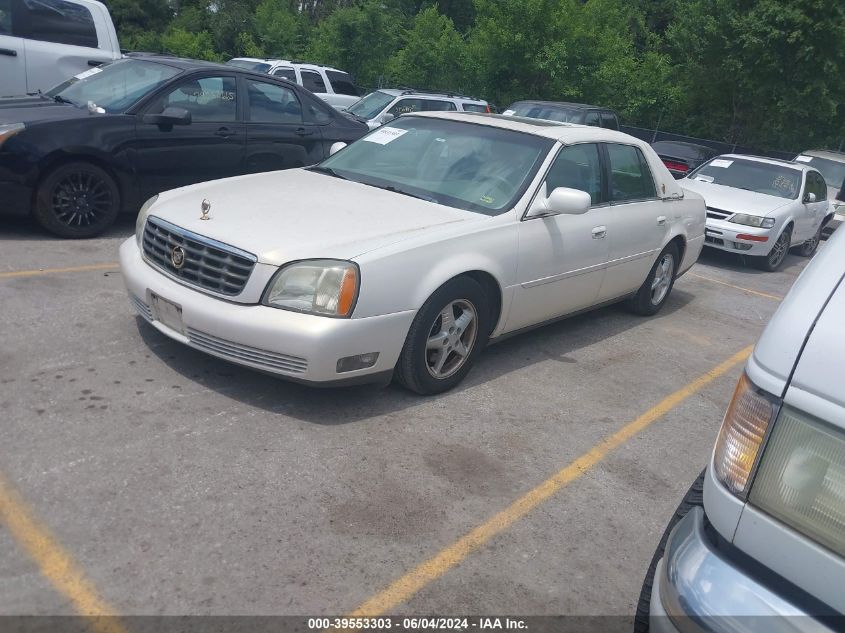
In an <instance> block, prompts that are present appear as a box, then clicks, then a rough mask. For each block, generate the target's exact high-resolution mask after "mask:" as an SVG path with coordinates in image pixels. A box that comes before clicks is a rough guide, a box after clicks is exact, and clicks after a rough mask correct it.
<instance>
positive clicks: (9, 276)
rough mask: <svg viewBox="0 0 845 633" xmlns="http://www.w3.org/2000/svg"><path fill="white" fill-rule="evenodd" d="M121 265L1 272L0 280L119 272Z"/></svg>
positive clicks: (92, 265)
mask: <svg viewBox="0 0 845 633" xmlns="http://www.w3.org/2000/svg"><path fill="white" fill-rule="evenodd" d="M119 267H120V264H118V263H117V262H111V263H108V264H90V265H88V266H73V267H71V268H39V269H38V270H11V271H9V272H0V279H14V278H15V277H38V276H40V275H57V274H59V273H85V272H89V271H92V270H109V269H112V270H117V269H118V268H119Z"/></svg>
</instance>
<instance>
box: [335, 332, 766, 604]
mask: <svg viewBox="0 0 845 633" xmlns="http://www.w3.org/2000/svg"><path fill="white" fill-rule="evenodd" d="M751 349H752V346H748V347H746V348H745V349H743V350H741V351H739V352H737V353H736V354H734V355H733V356H731V357H730V358H728V359H727V360H725V361H724V362H722V363H719V364H718V365H716V367H714V368H713V369H711V370H710V371H708V372H707V373H706V374H703V375H701V376H699V377H698V378H696V379H695V380H693V381H692V382H691V383H689V384H688V385H686V386H685V387H683V388H681V389H679V390H678V391H676V392H675V393H673V394H671V395H669V396H667V397H666V398H664V399H663V400H661V401H660V402H659V403H658V404H657V405H655V406H654V407H652V408H651V409H649V410H648V411H646V412H645V413H643V414H642V415H641V416H639V417H638V418H636V419H635V420H633V421H631V422H629V423H628V424H626V425H625V426H623V427H622V428H621V429H619V430H618V431H616V432H615V433H614V434H613V435H610V436H609V437H607V438H605V439H604V440H602V441H601V442H599V443H598V444H596V445H595V446H593V447H592V448H591V449H590V450H589V451H587V452H586V453H584V454H583V455H581V456H580V457H578V458H577V459H576V460H575V461H573V462H571V463H569V464H568V465H567V466H565V467H564V468H563V469H561V470H560V471H558V472H557V473H556V474H555V475H553V476H552V477H550V478H549V479H547V480H546V481H544V482H543V483H541V484H540V485H539V486H537V487H536V488H534V489H533V490H530V491H529V492H528V493H526V494H525V495H523V496H522V497H520V498H519V499H517V500H516V501H514V502H513V503H512V504H511V505H510V506H508V507H507V508H505V509H504V510H502V511H501V512H499V513H498V514H495V515H493V516H492V517H491V518H489V519H487V521H485V522H484V523H482V524H481V525H479V526H478V527H477V528H475V529H474V530H472V531H470V532H468V533H467V534H465V535H464V536H462V537H461V538H460V539H458V540H457V541H456V542H455V543H453V544H452V545H449V546H448V547H446V548H445V549H442V550H441V551H440V552H439V553H437V554H436V555H435V556H433V557H432V558H429V559H428V560H427V561H425V562H424V563H422V564H421V565H419V566H417V567H416V568H414V569H412V570H411V571H409V572H408V573H406V574H405V575H404V576H402V577H401V578H398V579H397V580H394V581H393V582H392V583H391V584H390V585H389V586H388V587H387V588H385V589H384V590H382V591H380V592H379V593H377V594H376V595H374V596H373V597H371V598H370V599H368V600H367V601H366V602H364V603H363V604H361V605H360V606H359V607H358V608H357V609H355V611H353V612H352V613H351V614H350V615H351V616H355V617H360V616H375V615H382V614H385V613H389V612H390V611H391V609H394V608H395V607H396V606H398V605H400V604H402V603H403V602H406V601H407V600H408V599H409V598H410V597H412V596H413V595H414V594H416V593H417V592H418V591H419V590H420V589H422V588H424V587H425V586H427V585H428V584H430V583H431V582H433V581H435V580H437V579H438V578H439V577H440V576H442V575H443V574H445V573H446V572H447V571H449V570H450V569H452V568H453V567H455V566H456V565H459V564H460V563H461V562H462V561H464V559H466V558H467V557H468V556H469V555H470V554H472V553H473V552H474V551H475V550H477V549H479V548H480V547H481V546H482V545H484V544H485V543H486V542H487V541H489V540H490V539H492V538H493V537H494V536H496V535H498V534H499V533H501V532H503V531H504V530H506V529H507V528H509V527H510V526H511V525H513V524H514V523H515V522H516V521H518V520H520V519H522V518H523V517H524V516H525V515H527V514H528V513H529V512H531V510H533V509H534V508H536V507H537V506H539V505H540V504H542V503H543V502H545V501H546V500H548V499H549V498H550V497H551V496H552V495H554V494H555V493H556V492H558V491H559V490H561V489H562V488H563V487H565V486H566V485H567V484H570V483H572V482H573V481H575V480H577V479H578V478H580V477H581V476H582V475H584V474H585V473H586V472H587V471H589V470H590V469H591V468H592V467H593V466H595V465H596V464H597V463H599V462H600V461H601V460H602V459H604V458H605V457H606V456H607V454H608V453H610V452H611V451H612V450H614V449H615V448H618V447H619V446H620V445H622V444H624V443H625V442H626V441H628V440H629V439H631V438H632V437H633V436H634V435H636V434H637V433H639V432H641V431H643V430H644V429H645V428H647V427H648V426H649V425H650V424H652V423H653V422H654V421H655V420H658V419H659V418H661V417H662V416H663V415H665V414H666V413H668V412H669V411H671V410H672V409H674V408H675V407H677V406H678V405H679V404H681V403H682V402H683V401H684V400H686V399H687V398H689V397H690V396H691V395H693V394H695V393H696V392H698V391H700V390H701V389H702V388H703V387H705V386H706V385H708V384H709V383H711V382H713V381H714V380H715V379H716V378H718V377H719V376H721V375H723V374H724V373H726V372H728V371H730V370H731V369H733V368H734V367H735V366H736V365H738V364H739V363H741V362H743V361H744V360H745V359H746V358H747V357H748V355H749V354H750V353H751Z"/></svg>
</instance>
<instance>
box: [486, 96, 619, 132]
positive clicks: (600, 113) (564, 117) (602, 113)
mask: <svg viewBox="0 0 845 633" xmlns="http://www.w3.org/2000/svg"><path fill="white" fill-rule="evenodd" d="M502 114H504V115H505V116H519V117H526V118H529V119H545V120H546V121H557V122H559V123H577V124H579V125H592V126H595V127H606V128H608V129H609V130H618V129H619V116H618V115H617V114H616V113H615V112H614V111H613V110H611V109H610V108H602V107H600V106H593V105H587V104H586V103H566V102H564V101H517V102H516V103H512V104H511V105H510V107H508V108H507V109H506V110H505V111H504V112H502Z"/></svg>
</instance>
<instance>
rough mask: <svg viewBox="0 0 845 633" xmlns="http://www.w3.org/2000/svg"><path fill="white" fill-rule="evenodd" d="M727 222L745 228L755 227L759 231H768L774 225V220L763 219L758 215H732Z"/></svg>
mask: <svg viewBox="0 0 845 633" xmlns="http://www.w3.org/2000/svg"><path fill="white" fill-rule="evenodd" d="M728 222H733V223H734V224H744V225H745V226H756V227H757V228H760V229H770V228H772V227H773V226H774V225H775V219H774V218H763V217H760V216H759V215H748V214H747V213H734V214H733V215H732V216H731V218H730V219H729V220H728Z"/></svg>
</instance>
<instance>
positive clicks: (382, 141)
mask: <svg viewBox="0 0 845 633" xmlns="http://www.w3.org/2000/svg"><path fill="white" fill-rule="evenodd" d="M407 131H408V130H400V129H399V128H398V127H387V126H383V127H380V128H379V129H377V130H376V131H375V132H373V133H372V134H370V135H369V136H365V137H364V138H362V139H361V140H362V141H369V142H370V143H378V144H379V145H387V144H388V143H390V142H391V141H395V140H396V139H397V138H399V137H400V136H402V135H403V134H404V133H405V132H407Z"/></svg>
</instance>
